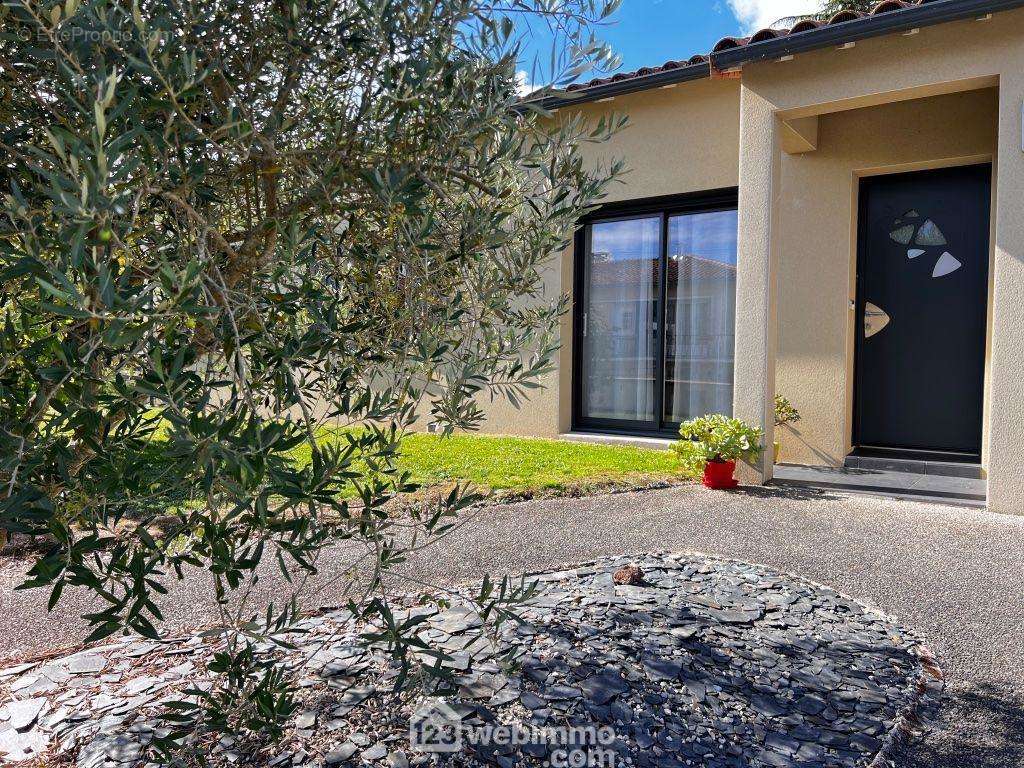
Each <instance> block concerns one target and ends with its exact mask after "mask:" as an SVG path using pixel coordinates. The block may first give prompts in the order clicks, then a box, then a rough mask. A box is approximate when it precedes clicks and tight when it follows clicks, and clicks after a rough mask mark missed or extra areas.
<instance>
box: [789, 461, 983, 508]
mask: <svg viewBox="0 0 1024 768" xmlns="http://www.w3.org/2000/svg"><path fill="white" fill-rule="evenodd" d="M774 482H775V484H777V485H790V486H798V487H803V488H821V489H824V490H833V491H842V492H844V493H859V494H867V495H871V496H887V497H891V498H901V499H912V500H916V501H933V502H936V503H943V504H958V505H963V506H972V507H984V506H985V505H986V502H987V500H988V483H987V482H985V481H984V480H980V479H977V478H970V477H956V476H950V475H934V474H932V475H928V474H922V473H912V472H893V471H891V470H881V469H864V468H858V467H808V466H803V465H796V464H779V465H776V467H775V480H774Z"/></svg>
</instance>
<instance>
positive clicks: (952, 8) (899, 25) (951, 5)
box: [711, 0, 1024, 70]
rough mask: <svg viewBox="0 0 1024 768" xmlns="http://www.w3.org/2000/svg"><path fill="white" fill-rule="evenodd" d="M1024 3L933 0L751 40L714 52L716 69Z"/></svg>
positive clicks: (865, 38) (959, 19)
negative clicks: (772, 38)
mask: <svg viewBox="0 0 1024 768" xmlns="http://www.w3.org/2000/svg"><path fill="white" fill-rule="evenodd" d="M1021 7H1024V0H933V2H926V3H925V4H924V5H918V6H913V7H910V8H903V9H900V10H894V11H889V12H887V13H880V14H878V15H877V16H865V17H863V18H860V19H854V20H852V21H844V22H842V23H840V24H833V25H829V26H824V27H818V28H817V29H813V30H809V31H807V32H798V33H797V34H795V35H786V36H785V37H779V38H776V39H774V40H765V41H763V42H759V43H748V44H747V45H742V46H737V47H736V48H731V49H729V50H726V51H719V52H718V53H713V54H712V55H711V64H712V66H713V67H714V68H715V69H718V70H727V69H733V68H734V67H739V66H742V65H743V64H748V63H751V62H755V61H765V60H770V59H778V58H782V57H783V56H793V55H795V54H798V53H806V52H808V51H813V50H817V49H819V48H828V47H831V46H833V45H840V44H842V43H854V42H857V41H858V40H867V39H868V38H872V37H879V36H881V35H888V34H892V33H895V32H906V31H908V30H911V29H918V28H920V27H928V26H932V25H934V24H942V23H944V22H947V21H962V20H964V19H971V18H978V17H979V16H985V15H987V14H989V13H997V12H999V11H1009V10H1013V9H1014V8H1021Z"/></svg>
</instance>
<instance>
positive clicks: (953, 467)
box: [845, 455, 985, 480]
mask: <svg viewBox="0 0 1024 768" xmlns="http://www.w3.org/2000/svg"><path fill="white" fill-rule="evenodd" d="M845 465H846V467H847V468H848V469H874V470H881V471H883V472H905V473H908V474H912V475H935V476H937V477H965V478H969V479H971V480H983V479H984V478H985V470H984V468H983V467H982V466H981V464H978V463H977V462H960V461H932V460H924V461H919V460H915V459H894V458H883V457H881V456H856V455H854V456H847V457H846V461H845Z"/></svg>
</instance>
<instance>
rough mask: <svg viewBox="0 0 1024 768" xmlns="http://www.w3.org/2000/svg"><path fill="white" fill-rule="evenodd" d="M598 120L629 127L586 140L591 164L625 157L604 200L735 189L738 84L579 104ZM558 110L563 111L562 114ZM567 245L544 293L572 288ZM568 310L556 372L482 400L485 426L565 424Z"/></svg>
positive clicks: (552, 430)
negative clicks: (518, 403) (618, 120)
mask: <svg viewBox="0 0 1024 768" xmlns="http://www.w3.org/2000/svg"><path fill="white" fill-rule="evenodd" d="M578 109H579V110H580V111H582V113H583V114H584V115H586V116H587V117H588V118H589V119H590V120H592V121H593V122H595V123H596V121H597V119H598V118H600V116H601V115H603V114H611V113H619V114H622V113H625V114H626V115H627V116H628V117H629V125H628V126H627V127H626V128H625V129H624V130H623V131H622V132H620V133H619V134H617V135H616V136H615V137H614V138H613V139H612V140H611V141H609V142H606V143H603V144H588V145H585V146H584V148H583V152H584V154H585V156H586V158H587V159H588V161H589V162H591V163H593V164H594V165H595V166H598V165H600V166H605V167H606V166H607V165H608V164H609V163H610V162H612V161H613V160H616V159H620V158H621V159H625V161H626V166H627V169H628V172H627V173H626V174H625V175H624V176H623V177H622V180H621V182H619V183H616V184H614V185H613V186H612V187H611V188H610V189H609V190H608V197H607V199H606V201H605V202H615V201H621V200H638V199H642V198H647V197H656V196H659V195H675V194H684V193H687V192H702V191H707V190H713V189H722V188H726V187H735V186H736V185H737V182H738V178H739V159H738V156H739V83H738V82H737V81H734V80H733V81H730V80H716V81H711V80H701V81H697V82H692V83H683V84H680V85H678V86H676V87H674V88H669V89H659V90H654V91H645V92H642V93H637V94H632V95H630V96H623V97H619V98H617V99H615V100H614V101H610V102H601V103H595V104H587V105H584V106H581V107H580V108H578ZM567 112H568V110H563V112H562V114H563V115H564V114H567ZM572 262H573V254H572V249H571V248H570V249H567V250H566V251H565V253H563V254H562V257H561V259H560V260H559V261H558V262H556V263H553V264H551V266H550V268H549V269H548V270H547V271H546V276H545V285H544V289H545V293H546V295H547V296H549V297H553V296H558V295H560V294H561V293H566V294H571V293H572V276H573V263H572ZM571 325H572V322H571V313H570V315H568V316H566V317H565V319H564V321H563V323H562V334H561V338H562V348H561V351H560V353H559V358H558V370H557V371H556V372H554V373H552V374H551V375H550V376H548V377H546V379H545V381H544V382H543V383H544V388H543V389H541V390H536V391H534V392H533V393H532V394H531V396H530V400H529V402H528V403H526V404H525V405H524V406H523V407H522V408H519V409H517V408H515V407H514V406H512V405H511V404H510V403H508V402H507V401H504V400H501V401H495V402H494V403H487V404H485V408H486V411H487V420H486V421H485V423H484V425H483V431H484V432H489V433H495V434H512V435H532V436H538V437H555V436H557V435H559V434H560V433H564V432H567V431H568V430H569V429H570V422H571V409H572V328H571Z"/></svg>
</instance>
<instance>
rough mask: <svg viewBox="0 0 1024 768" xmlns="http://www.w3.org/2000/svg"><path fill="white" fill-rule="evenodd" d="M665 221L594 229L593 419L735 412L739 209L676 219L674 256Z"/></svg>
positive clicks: (589, 371) (663, 419) (589, 313)
mask: <svg viewBox="0 0 1024 768" xmlns="http://www.w3.org/2000/svg"><path fill="white" fill-rule="evenodd" d="M663 223H664V222H663V219H662V218H661V217H660V216H657V217H646V218H638V219H630V220H620V221H609V222H596V223H595V224H593V225H591V230H590V237H591V243H592V246H591V247H592V249H593V250H592V257H591V259H590V261H589V264H588V265H587V268H588V275H587V281H586V282H587V288H586V310H585V314H586V333H585V341H584V348H583V366H584V367H583V373H584V395H585V398H584V404H585V409H584V411H585V416H586V417H588V418H594V419H609V420H611V419H614V420H634V421H645V422H658V423H665V424H673V423H677V422H679V421H683V420H685V419H688V418H692V417H693V416H699V415H703V414H705V413H730V412H731V410H732V381H733V355H734V353H733V345H734V341H735V334H734V324H735V311H736V299H735V291H736V266H735V262H736V255H735V254H736V248H735V246H736V212H735V211H734V210H727V211H712V212H707V213H696V214H686V215H679V216H672V217H670V218H669V219H668V234H669V240H668V246H669V247H668V249H667V251H668V252H667V253H665V251H666V249H664V248H663V247H662V242H661V230H662V225H663ZM663 276H664V279H665V281H666V285H665V290H664V292H663V291H662V288H661V280H662V279H663ZM662 298H664V302H665V306H664V309H662V308H661V305H660V302H661V300H662ZM662 325H663V326H664V327H661V326H662ZM662 354H664V358H663V365H660V364H659V363H660V362H661V361H660V360H659V357H660V356H661V355H662ZM659 377H661V378H662V379H663V380H659ZM659 387H663V389H662V393H661V394H662V398H661V401H662V403H663V405H662V410H663V413H662V414H656V413H655V407H656V400H657V398H656V397H655V394H656V391H657V388H659Z"/></svg>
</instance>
